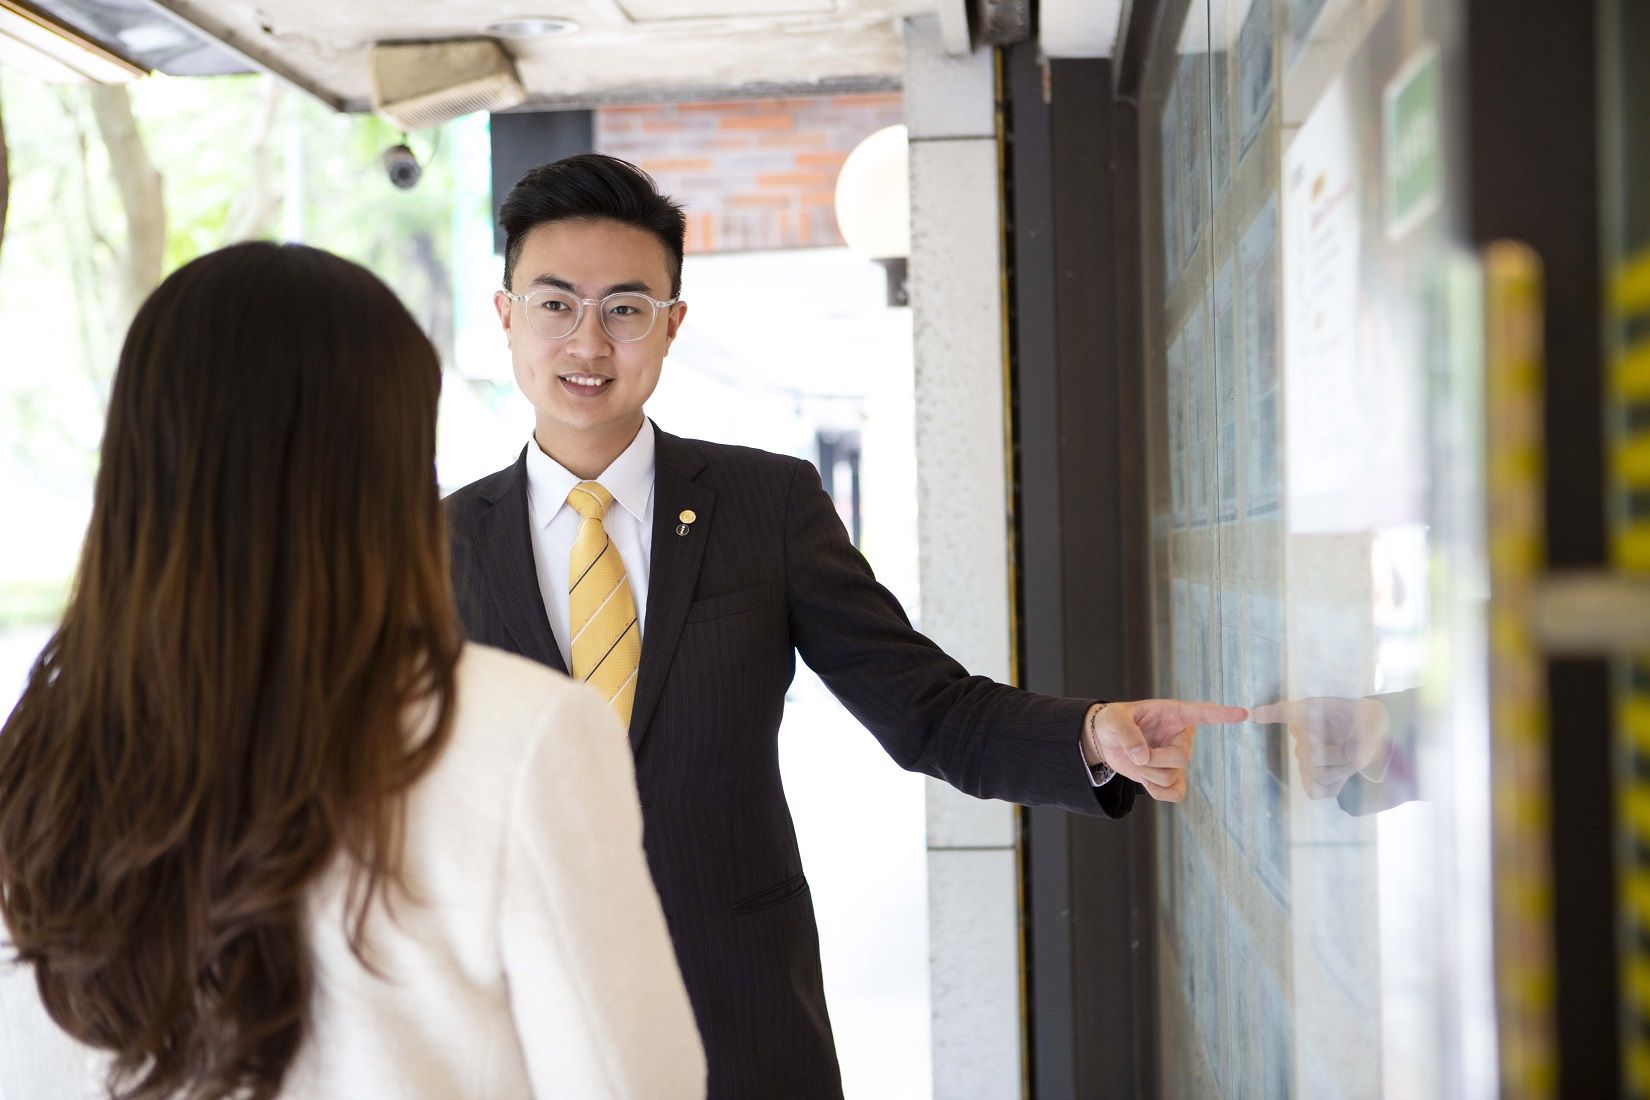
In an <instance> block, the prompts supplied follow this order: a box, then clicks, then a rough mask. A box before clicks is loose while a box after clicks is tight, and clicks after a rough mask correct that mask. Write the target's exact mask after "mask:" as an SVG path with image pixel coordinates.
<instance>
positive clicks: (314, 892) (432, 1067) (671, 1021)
mask: <svg viewBox="0 0 1650 1100" xmlns="http://www.w3.org/2000/svg"><path fill="white" fill-rule="evenodd" d="M405 820H406V826H405V829H406V831H405V835H404V840H403V850H402V868H401V870H402V873H403V875H404V876H405V881H406V885H407V887H408V888H409V893H406V894H403V893H401V892H399V891H395V892H393V893H392V894H390V895H388V896H389V897H391V898H392V899H393V903H394V908H393V911H392V910H391V909H389V908H387V907H386V905H385V904H384V898H383V897H382V896H381V897H380V899H379V900H378V901H376V902H375V903H374V906H373V909H372V910H371V913H370V915H369V920H368V922H367V927H366V949H367V958H368V960H369V961H370V962H371V963H373V964H374V965H375V966H377V967H378V968H379V973H374V972H373V971H371V970H369V969H367V967H366V966H364V965H363V964H362V962H361V960H360V959H358V958H356V956H355V954H354V952H352V951H351V950H350V945H349V926H348V925H347V924H346V922H345V917H346V914H347V912H348V908H347V905H346V902H347V899H348V886H349V870H350V864H349V862H348V859H347V857H344V856H342V855H341V856H340V857H339V858H338V860H337V861H336V862H335V864H334V865H333V866H332V867H331V868H330V869H329V870H328V871H326V872H325V873H323V875H322V876H321V877H320V879H319V880H318V881H317V882H316V883H315V884H314V885H313V886H312V887H310V888H309V891H308V902H309V905H308V908H307V913H306V918H305V924H306V927H305V935H306V937H307V940H308V946H309V951H310V955H311V957H312V959H313V961H314V982H315V985H314V991H313V994H312V998H311V1002H310V1006H309V1008H310V1024H311V1026H310V1028H309V1030H308V1032H307V1033H306V1034H305V1037H304V1041H303V1044H302V1045H301V1046H300V1047H299V1048H298V1054H297V1057H296V1059H295V1060H294V1061H293V1063H292V1065H291V1067H290V1070H289V1072H288V1074H287V1080H286V1083H285V1086H284V1087H283V1088H282V1090H281V1097H282V1100H359V1098H361V1097H385V1098H390V1097H393V1098H395V1100H500V1098H509V1100H526V1098H528V1097H532V1098H535V1100H546V1098H554V1097H568V1098H576V1100H597V1098H600V1100H683V1098H687V1100H697V1098H700V1097H703V1096H704V1094H705V1092H704V1090H705V1057H704V1050H703V1048H702V1047H701V1045H700V1041H699V1031H698V1027H697V1025H696V1024H695V1022H694V1017H693V1009H692V1007H691V1005H690V1004H689V1003H688V996H687V990H686V989H685V988H684V987H683V985H682V978H681V972H680V971H679V970H678V969H677V964H676V953H675V949H674V947H673V946H672V945H671V940H670V932H669V930H668V929H667V927H666V925H665V917H664V912H663V910H662V909H661V908H660V906H659V896H658V894H657V893H656V892H655V891H654V887H653V880H652V878H651V877H650V876H649V874H648V868H647V861H646V857H645V856H644V854H643V852H642V814H641V806H640V804H639V803H638V800H637V795H636V777H635V770H634V768H633V766H632V764H631V756H630V742H629V740H628V739H627V738H626V737H625V733H624V730H623V729H622V728H621V727H620V726H619V723H618V721H617V719H616V718H615V717H614V715H613V712H612V711H610V710H608V708H607V707H606V706H605V705H603V703H602V700H601V697H600V696H598V695H597V694H596V693H595V692H594V691H591V690H590V689H589V688H586V687H582V686H579V685H576V684H574V683H573V682H572V681H570V680H569V679H568V678H567V677H565V676H562V675H560V674H559V673H555V672H552V671H550V670H549V669H547V668H544V667H542V666H540V665H537V664H535V663H533V662H532V661H529V660H527V659H526V658H524V657H517V656H514V655H512V654H508V653H504V652H501V651H499V650H496V649H488V648H487V647H485V646H479V645H467V646H465V647H464V653H463V656H462V658H461V659H460V661H459V665H458V693H457V706H456V710H455V712H454V716H453V730H452V739H451V740H450V741H449V742H448V744H447V746H446V748H445V749H444V750H443V751H442V753H441V755H440V756H439V757H437V758H436V761H435V764H434V765H433V766H432V767H431V768H430V770H429V771H428V772H426V773H425V774H424V775H423V776H422V777H421V778H420V779H419V780H418V782H417V783H415V784H414V785H413V786H412V788H411V789H410V790H409V791H408V793H407V812H406V819H405ZM10 955H11V951H10V944H9V943H7V942H6V937H5V935H4V934H3V930H0V1098H3V1100H95V1098H98V1097H102V1096H104V1095H106V1093H105V1091H104V1089H103V1088H102V1084H103V1080H104V1076H105V1074H106V1073H107V1071H108V1068H109V1062H108V1056H107V1055H106V1054H104V1053H103V1052H100V1051H96V1050H92V1049H91V1048H88V1047H83V1046H81V1045H80V1044H78V1043H76V1042H75V1041H74V1040H72V1039H70V1038H69V1037H68V1036H67V1035H66V1034H64V1033H63V1032H62V1031H60V1030H58V1028H57V1026H56V1025H55V1024H53V1023H52V1021H51V1018H50V1017H49V1016H47V1015H46V1012H45V1009H44V1007H43V1006H42V1005H41V1003H40V998H39V994H38V992H37V991H36V988H35V983H34V973H33V971H32V969H30V968H28V967H22V966H14V965H12V964H11V963H10V961H9V959H10Z"/></svg>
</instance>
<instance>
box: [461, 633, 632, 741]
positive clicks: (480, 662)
mask: <svg viewBox="0 0 1650 1100" xmlns="http://www.w3.org/2000/svg"><path fill="white" fill-rule="evenodd" d="M457 686H458V693H457V699H456V704H457V706H456V709H455V715H454V725H455V729H456V731H457V732H458V733H459V735H460V736H462V735H463V734H464V733H466V732H469V731H472V730H476V729H478V728H479V729H484V730H485V731H486V735H487V736H486V740H487V741H488V742H490V743H492V744H493V745H495V746H497V747H500V748H503V747H507V746H508V747H513V748H515V749H518V750H521V749H526V748H528V747H529V746H528V745H527V744H525V743H524V742H530V741H533V740H536V739H537V738H538V736H539V735H540V734H541V733H542V732H543V731H545V730H547V729H550V728H563V729H565V728H566V727H567V726H569V725H588V724H589V718H590V716H591V715H592V714H593V713H595V714H601V713H602V712H604V711H605V708H603V707H600V706H599V703H600V700H599V699H598V698H597V696H596V693H595V692H593V691H592V690H591V689H590V688H588V687H586V686H585V685H583V684H580V683H577V682H576V681H574V680H572V679H571V678H569V677H568V676H567V675H565V674H564V673H561V672H557V671H556V670H555V669H552V668H547V667H546V666H544V665H541V664H539V663H538V662H536V661H532V660H529V659H527V658H526V657H520V656H517V655H516V654H513V653H507V652H505V651H504V650H502V649H494V648H493V647H491V646H484V645H477V644H475V643H473V642H471V643H466V644H465V646H464V650H463V653H462V654H461V656H460V657H459V663H458V677H457ZM593 704H596V705H593Z"/></svg>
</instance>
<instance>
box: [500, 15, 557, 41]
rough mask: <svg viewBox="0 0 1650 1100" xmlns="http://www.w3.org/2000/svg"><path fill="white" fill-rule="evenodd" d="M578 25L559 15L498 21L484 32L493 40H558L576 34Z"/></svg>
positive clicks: (521, 17)
mask: <svg viewBox="0 0 1650 1100" xmlns="http://www.w3.org/2000/svg"><path fill="white" fill-rule="evenodd" d="M578 30H579V24H578V22H577V21H576V20H573V19H564V18H562V17H561V16H559V15H533V16H520V17H517V18H515V19H500V20H498V21H496V22H493V23H489V24H487V27H486V32H487V33H488V34H490V35H493V36H494V37H495V38H560V37H561V36H563V35H568V34H576V33H578Z"/></svg>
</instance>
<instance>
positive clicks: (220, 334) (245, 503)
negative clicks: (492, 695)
mask: <svg viewBox="0 0 1650 1100" xmlns="http://www.w3.org/2000/svg"><path fill="white" fill-rule="evenodd" d="M440 385H441V376H440V364H439V360H438V358H437V356H436V354H435V351H434V349H433V348H432V347H431V346H430V343H429V341H428V340H426V339H425V338H424V336H423V334H422V333H421V332H420V331H419V329H418V326H417V325H416V324H415V323H414V321H413V319H412V317H411V316H409V315H408V313H407V311H406V309H405V308H404V307H403V306H402V305H401V303H400V302H398V301H397V300H396V298H395V296H394V294H392V293H391V292H390V290H389V289H388V288H387V287H385V286H384V284H383V283H381V282H379V281H378V279H377V278H375V277H374V276H373V275H372V274H371V273H370V272H368V271H367V270H366V269H365V268H362V267H359V266H357V265H356V264H353V263H349V262H347V261H344V260H341V259H339V258H337V257H335V256H332V255H329V254H327V253H325V252H321V251H318V250H316V249H312V248H305V247H303V246H298V245H284V246H277V245H272V244H244V245H236V246H233V247H231V248H226V249H224V250H222V251H220V252H216V253H213V254H211V255H208V256H204V257H202V258H200V259H198V260H195V261H194V262H193V263H190V264H188V265H186V266H185V267H183V268H181V269H180V270H179V271H177V272H176V273H175V274H173V275H172V276H171V277H170V278H168V279H167V280H166V281H165V282H164V283H163V284H162V285H161V286H160V288H159V289H157V290H156V291H155V293H154V294H153V296H151V297H150V299H149V300H148V302H147V303H145V304H144V306H143V308H142V309H141V310H140V311H139V313H138V315H137V318H136V320H134V321H133V323H132V328H131V331H130V332H129V333H128V335H127V338H126V343H125V346H124V348H123V349H122V351H121V356H120V366H119V370H118V372H117V374H116V376H115V382H114V389H113V393H112V395H111V399H110V407H109V419H108V424H107V427H106V429H105V432H104V437H103V448H102V461H101V465H100V468H99V470H98V475H97V487H96V494H95V499H94V503H93V510H92V518H91V524H90V528H89V530H88V533H87V536H86V543H85V548H84V550H83V552H82V557H81V560H80V563H79V571H78V573H77V575H76V578H75V583H74V589H73V593H72V595H71V597H70V600H69V604H68V609H67V610H66V612H65V613H64V617H63V621H62V623H61V625H60V626H59V627H58V629H57V631H56V633H55V634H54V635H53V636H52V638H51V640H50V642H49V643H48V644H47V646H46V648H45V650H44V651H43V652H42V654H41V656H40V658H39V659H38V661H37V662H36V664H35V666H34V668H33V670H32V672H31V674H30V676H29V680H28V685H27V687H26V689H25V690H24V692H23V696H22V699H21V700H20V701H19V703H18V704H17V707H16V709H15V710H14V711H13V712H12V714H11V717H10V718H9V719H8V720H7V721H6V724H5V727H4V729H3V731H0V916H3V917H4V919H5V923H6V926H7V928H8V929H9V931H10V936H11V939H12V942H13V944H14V946H15V949H16V953H17V957H18V959H19V960H20V961H22V962H24V963H28V964H32V966H33V967H34V972H35V976H36V978H37V981H38V984H39V990H40V994H41V997H42V999H43V1001H44V1003H45V1006H46V1008H47V1010H48V1011H49V1012H50V1013H51V1016H52V1018H53V1019H54V1020H56V1021H57V1023H58V1024H59V1025H60V1026H61V1027H63V1028H64V1029H65V1030H66V1031H67V1032H69V1033H70V1034H71V1035H73V1036H75V1037H76V1038H78V1039H80V1040H82V1041H83V1042H86V1043H89V1044H92V1045H93V1046H96V1047H100V1048H104V1049H106V1050H108V1051H111V1052H113V1055H114V1062H113V1070H112V1072H111V1076H110V1080H109V1088H110V1091H111V1093H113V1094H118V1095H120V1096H124V1097H130V1098H142V1100H150V1098H159V1097H171V1096H188V1097H214V1098H215V1097H229V1096H236V1097H240V1096H250V1097H258V1098H262V1097H270V1096H274V1095H275V1094H276V1093H277V1092H278V1091H279V1089H280V1086H281V1082H282V1079H283V1076H284V1074H285V1073H286V1071H287V1069H288V1067H289V1066H290V1064H291V1063H292V1060H293V1057H294V1055H295V1053H296V1052H297V1051H298V1050H299V1047H300V1045H301V1044H302V1043H303V1041H304V1038H305V1027H306V1020H307V1016H308V1006H309V1001H310V994H311V987H312V984H313V980H314V978H313V974H312V963H311V960H310V956H309V951H308V944H307V942H306V937H305V933H304V927H305V924H304V918H305V898H306V892H307V891H308V890H309V888H310V887H311V885H312V884H314V883H315V881H316V879H317V876H318V875H320V874H321V873H322V871H323V870H325V869H326V868H327V867H328V866H329V864H330V863H332V861H333V860H334V858H335V857H338V856H340V854H341V855H342V856H343V857H345V858H348V859H349V860H350V862H349V864H348V866H349V868H350V874H351V889H350V892H349V898H350V903H349V905H348V906H347V907H346V914H344V915H341V916H340V919H347V920H348V921H349V922H350V925H349V927H350V932H351V943H352V945H353V947H354V948H355V950H356V953H357V955H361V954H362V951H363V947H364V944H363V928H364V923H363V922H364V920H365V918H366V914H367V910H368V907H369V906H370V905H371V903H372V902H373V900H374V898H375V897H377V896H379V895H380V893H381V892H382V891H384V890H385V889H387V888H388V887H393V886H395V885H396V884H397V883H398V882H399V879H398V875H397V870H398V866H399V858H400V850H401V836H402V820H403V814H404V810H405V797H404V795H405V792H406V790H407V788H408V787H409V785H411V784H412V783H413V782H414V780H416V779H417V778H418V777H419V776H420V775H421V774H422V773H423V772H424V771H425V770H426V769H428V768H429V767H430V765H431V764H432V763H433V762H434V760H435V759H436V757H437V756H438V754H439V753H440V752H441V750H442V748H443V746H444V744H445V743H446V740H447V738H448V736H449V732H450V726H451V710H452V703H453V692H454V669H455V666H456V663H457V661H458V653H459V645H460V630H459V626H458V623H457V619H456V615H455V612H454V610H453V603H452V595H451V590H450V587H449V581H448V574H447V563H446V549H445V547H446V543H445V537H444V533H443V523H442V515H441V507H440V501H439V494H438V490H437V487H436V480H435V421H436V402H437V397H438V394H439V391H440ZM19 534H21V532H19ZM414 715H416V716H417V721H416V723H415V722H413V720H412V719H413V716H414ZM415 725H416V732H415V731H414V726H415Z"/></svg>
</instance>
